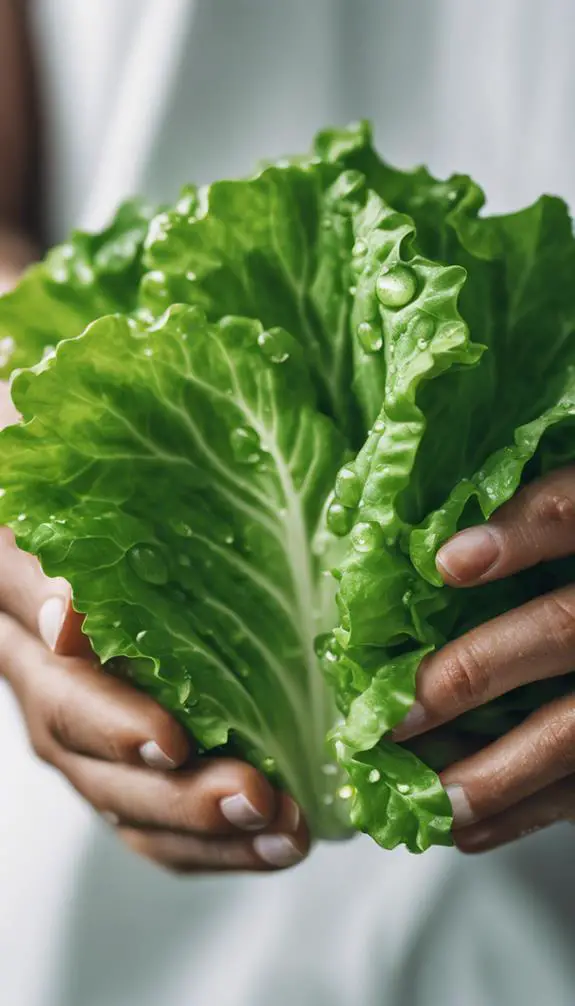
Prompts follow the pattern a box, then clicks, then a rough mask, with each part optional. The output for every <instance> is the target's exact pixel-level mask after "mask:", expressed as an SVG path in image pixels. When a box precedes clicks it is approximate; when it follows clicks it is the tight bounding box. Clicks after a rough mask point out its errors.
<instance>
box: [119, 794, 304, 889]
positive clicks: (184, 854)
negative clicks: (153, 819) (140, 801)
mask: <svg viewBox="0 0 575 1006" xmlns="http://www.w3.org/2000/svg"><path fill="white" fill-rule="evenodd" d="M119 833H120V836H121V837H122V838H123V840H124V841H125V842H126V844H127V845H128V846H129V847H130V848H131V849H133V850H134V851H135V852H138V853H139V854H140V855H143V856H145V857H146V858H147V859H151V860H153V861H154V862H156V863H159V864H160V865H163V866H165V867H167V868H168V869H171V870H175V871H176V872H177V873H200V872H205V871H208V870H210V871H211V870H217V871H220V870H256V871H261V870H270V869H273V870H278V869H286V868H287V867H289V866H295V865H296V863H299V862H301V860H302V859H304V857H305V855H306V854H307V852H308V849H309V835H308V833H307V830H306V828H305V825H304V823H303V820H302V818H301V815H300V813H299V810H298V808H297V805H296V804H295V803H294V802H293V800H291V798H290V797H289V796H287V795H286V794H280V796H279V800H278V814H277V817H276V820H275V821H274V823H273V825H272V826H271V828H270V829H269V830H268V831H267V832H266V833H263V834H260V835H257V836H256V837H255V838H253V839H251V840H249V839H239V838H216V839H214V838H211V839H208V838H205V837H201V836H199V835H182V834H179V833H174V832H169V831H151V830H142V829H136V828H125V827H120V829H119Z"/></svg>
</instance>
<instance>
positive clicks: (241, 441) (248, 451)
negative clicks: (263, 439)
mask: <svg viewBox="0 0 575 1006" xmlns="http://www.w3.org/2000/svg"><path fill="white" fill-rule="evenodd" d="M230 443H231V447H232V451H233V455H234V458H235V459H236V461H238V462H239V463H240V464H242V465H253V464H255V463H256V462H257V461H259V460H260V441H259V437H258V435H257V433H256V431H255V430H252V429H251V428H249V427H246V426H238V427H237V429H235V430H232V433H231V436H230Z"/></svg>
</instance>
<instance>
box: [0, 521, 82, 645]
mask: <svg viewBox="0 0 575 1006" xmlns="http://www.w3.org/2000/svg"><path fill="white" fill-rule="evenodd" d="M0 569H1V570H2V576H0V610H1V611H4V612H6V613H7V614H8V615H12V616H13V617H14V618H16V619H18V621H19V622H21V624H22V625H24V626H26V628H27V629H29V630H30V632H33V633H35V634H36V635H40V636H41V637H42V638H43V639H44V641H45V643H46V645H47V646H50V647H51V648H53V647H54V644H55V642H56V639H57V638H58V634H59V632H60V628H61V626H62V623H63V621H64V617H65V614H66V610H67V609H68V607H69V604H70V587H69V585H68V584H67V583H66V581H65V580H63V579H62V578H61V577H55V578H51V577H48V576H46V575H45V574H44V573H43V572H42V568H41V566H40V563H39V562H38V560H37V559H36V558H35V557H34V556H32V555H28V553H27V552H22V551H21V550H20V549H19V548H18V547H17V546H16V543H15V541H14V535H13V534H12V532H11V531H10V530H8V528H5V527H3V528H0Z"/></svg>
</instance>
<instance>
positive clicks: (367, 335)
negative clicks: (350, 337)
mask: <svg viewBox="0 0 575 1006" xmlns="http://www.w3.org/2000/svg"><path fill="white" fill-rule="evenodd" d="M357 337H358V339H359V342H360V345H361V348H362V349H363V350H364V352H366V353H378V352H379V350H380V349H381V347H382V346H383V336H382V334H381V331H380V329H379V328H376V327H375V326H374V325H372V324H370V322H369V321H362V322H361V323H360V324H359V325H358V326H357Z"/></svg>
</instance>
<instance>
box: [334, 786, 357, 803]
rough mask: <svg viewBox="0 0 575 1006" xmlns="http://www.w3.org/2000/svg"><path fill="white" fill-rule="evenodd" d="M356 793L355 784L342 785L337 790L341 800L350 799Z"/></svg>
mask: <svg viewBox="0 0 575 1006" xmlns="http://www.w3.org/2000/svg"><path fill="white" fill-rule="evenodd" d="M354 793H355V789H354V788H353V786H341V787H340V789H338V791H337V795H338V796H339V798H340V800H350V799H351V797H352V796H353V795H354Z"/></svg>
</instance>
